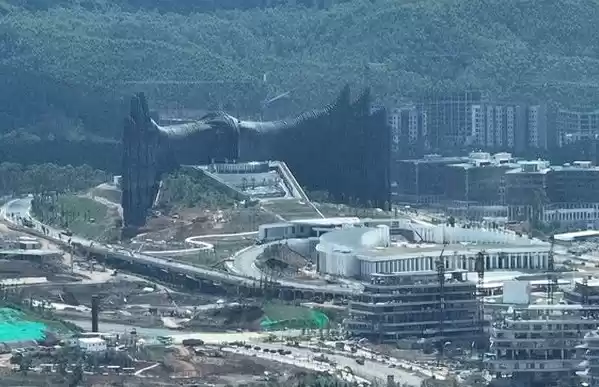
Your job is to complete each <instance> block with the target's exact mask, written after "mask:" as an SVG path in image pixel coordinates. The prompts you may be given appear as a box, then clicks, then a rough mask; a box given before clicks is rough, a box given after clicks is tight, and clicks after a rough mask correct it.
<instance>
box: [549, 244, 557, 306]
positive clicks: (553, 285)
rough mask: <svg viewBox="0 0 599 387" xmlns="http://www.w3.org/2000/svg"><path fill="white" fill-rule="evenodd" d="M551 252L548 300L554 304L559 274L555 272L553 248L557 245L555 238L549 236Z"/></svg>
mask: <svg viewBox="0 0 599 387" xmlns="http://www.w3.org/2000/svg"><path fill="white" fill-rule="evenodd" d="M549 243H550V246H549V254H548V256H547V302H548V303H549V304H553V301H554V296H555V294H554V293H555V290H556V289H557V275H556V273H555V259H554V255H553V248H554V246H555V238H554V237H553V235H552V236H550V237H549Z"/></svg>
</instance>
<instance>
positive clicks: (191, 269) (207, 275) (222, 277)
mask: <svg viewBox="0 0 599 387" xmlns="http://www.w3.org/2000/svg"><path fill="white" fill-rule="evenodd" d="M31 200H32V198H31V197H28V198H23V199H14V200H11V201H9V202H8V203H6V204H5V205H4V206H3V207H2V209H1V210H0V215H1V216H2V217H3V218H4V219H3V220H5V221H6V222H8V223H10V224H13V225H14V226H17V227H20V228H22V229H23V231H29V232H30V233H31V234H34V235H37V236H43V237H44V238H48V239H51V240H53V241H55V242H58V243H62V244H64V245H66V244H67V243H68V242H69V241H70V242H71V243H78V244H80V245H81V246H82V247H83V248H85V249H86V250H88V251H90V252H91V253H94V254H102V255H110V256H111V257H113V258H116V259H122V260H126V261H135V262H137V263H139V264H144V265H148V266H153V267H158V268H161V269H164V270H168V271H170V272H173V273H179V274H182V275H187V276H192V277H196V278H203V279H207V280H211V281H221V282H225V283H230V284H235V285H246V286H254V285H255V282H256V278H260V277H259V276H258V277H248V276H245V275H243V274H232V273H226V272H222V271H218V270H214V269H208V268H202V267H198V266H193V265H189V264H186V263H182V262H176V261H173V260H171V259H164V258H160V257H154V256H151V255H148V254H143V253H138V252H134V251H132V250H128V249H125V248H123V247H122V246H119V245H103V244H100V243H98V242H95V241H91V240H87V239H84V238H81V237H78V236H75V235H73V236H71V237H67V236H65V235H62V234H61V232H60V230H57V229H55V228H53V227H50V226H47V225H42V224H41V223H40V222H39V221H37V220H35V219H33V218H32V217H31V215H30V209H31ZM23 219H29V220H31V222H32V223H33V224H34V228H33V229H28V228H27V227H23V226H22V220H23ZM42 226H43V227H44V228H45V229H46V233H45V234H44V233H43V232H42ZM266 246H267V245H262V246H254V247H253V248H250V249H246V251H245V252H242V253H241V254H238V255H242V257H243V258H241V259H242V261H243V262H244V265H243V267H244V269H243V270H242V272H245V271H246V269H245V267H246V266H247V264H246V262H249V260H252V262H254V261H255V259H256V257H257V256H258V255H259V254H260V253H261V252H262V251H263V250H264V248H265V247H266ZM244 253H247V255H246V254H244ZM252 257H253V258H252ZM250 267H252V263H250ZM252 273H254V274H255V272H252ZM278 283H279V284H280V285H281V286H284V287H290V288H294V289H297V290H307V291H317V292H328V293H336V294H340V295H351V294H355V293H357V292H359V290H358V289H357V288H353V287H348V286H347V285H343V284H342V285H336V284H327V285H320V284H310V283H305V282H300V281H291V280H281V281H278Z"/></svg>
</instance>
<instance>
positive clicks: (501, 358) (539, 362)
mask: <svg viewBox="0 0 599 387" xmlns="http://www.w3.org/2000/svg"><path fill="white" fill-rule="evenodd" d="M598 315H599V307H597V306H582V305H538V304H535V305H526V306H513V307H511V308H510V309H509V310H508V311H507V313H506V314H505V315H503V316H501V317H500V318H498V319H496V320H495V321H493V323H492V327H491V353H492V355H491V356H487V358H486V364H487V367H488V369H489V371H490V372H491V373H493V374H495V376H496V377H498V378H506V377H511V378H512V379H514V380H516V381H520V382H521V383H522V385H528V384H529V383H531V382H543V381H546V382H547V383H548V384H551V383H555V381H557V380H558V379H562V378H569V377H570V376H571V375H572V374H573V373H574V372H575V371H576V370H577V369H578V367H579V364H580V363H581V362H582V361H583V360H584V359H583V358H582V357H581V356H580V353H579V351H577V346H579V345H581V344H582V343H583V340H584V337H585V335H586V334H587V333H588V332H590V331H593V330H595V329H597V327H598V325H599V320H597V316H598Z"/></svg>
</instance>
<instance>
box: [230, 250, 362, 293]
mask: <svg viewBox="0 0 599 387" xmlns="http://www.w3.org/2000/svg"><path fill="white" fill-rule="evenodd" d="M278 243H281V242H280V241H276V242H271V243H265V244H262V245H257V246H251V247H249V248H247V249H244V250H242V251H240V252H238V253H237V254H235V256H234V259H233V262H232V264H231V265H229V268H230V269H231V271H232V272H233V273H235V274H238V275H243V276H246V277H251V278H256V279H260V278H262V277H263V276H264V274H263V273H262V271H261V270H260V269H259V268H258V267H257V266H256V260H257V259H258V256H259V255H260V254H262V252H263V251H264V249H265V248H266V247H268V246H270V245H273V244H278ZM277 282H278V283H280V284H281V285H283V286H289V287H297V286H298V284H301V285H299V286H301V287H302V288H303V289H312V290H314V291H327V292H349V293H359V292H362V290H364V286H363V285H361V284H360V283H357V282H352V281H344V283H341V284H322V283H318V284H315V283H309V282H299V281H291V280H286V279H280V278H278V279H277Z"/></svg>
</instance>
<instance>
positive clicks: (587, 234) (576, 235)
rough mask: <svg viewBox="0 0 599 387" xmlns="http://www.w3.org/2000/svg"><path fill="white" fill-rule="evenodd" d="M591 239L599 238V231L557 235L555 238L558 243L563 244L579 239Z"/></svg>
mask: <svg viewBox="0 0 599 387" xmlns="http://www.w3.org/2000/svg"><path fill="white" fill-rule="evenodd" d="M591 237H599V230H583V231H575V232H566V233H563V234H556V235H554V236H553V238H554V239H555V240H556V241H562V242H571V241H573V240H575V239H578V238H591Z"/></svg>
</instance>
